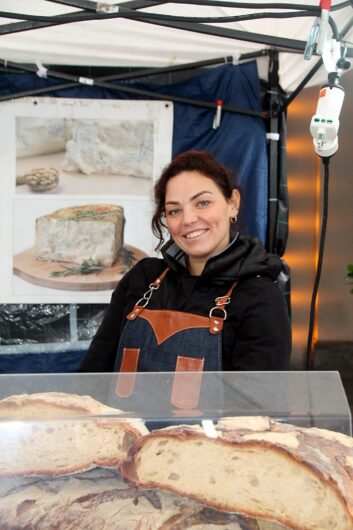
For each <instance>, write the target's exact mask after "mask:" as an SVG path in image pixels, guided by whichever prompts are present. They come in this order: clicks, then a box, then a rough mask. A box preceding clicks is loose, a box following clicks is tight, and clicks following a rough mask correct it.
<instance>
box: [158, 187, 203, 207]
mask: <svg viewBox="0 0 353 530" xmlns="http://www.w3.org/2000/svg"><path fill="white" fill-rule="evenodd" d="M204 193H211V195H212V191H208V190H203V191H199V192H198V193H195V195H193V196H192V197H190V201H194V200H195V199H197V198H198V197H200V195H203V194H204ZM164 204H165V206H167V204H180V202H179V201H167V202H166V203H164Z"/></svg>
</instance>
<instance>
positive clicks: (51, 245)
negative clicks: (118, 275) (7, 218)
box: [33, 204, 124, 267]
mask: <svg viewBox="0 0 353 530" xmlns="http://www.w3.org/2000/svg"><path fill="white" fill-rule="evenodd" d="M123 232H124V210H123V208H122V207H121V206H117V205H114V204H89V205H84V206H73V207H70V208H61V209H60V210H56V211H55V212H53V213H50V214H48V215H44V216H42V217H38V218H37V219H36V227H35V244H34V249H33V254H34V256H35V257H36V258H38V259H43V260H50V261H64V262H71V263H77V264H79V265H82V264H84V263H88V264H90V265H102V266H106V267H110V266H111V265H112V264H113V263H114V261H115V260H116V259H117V256H118V254H119V251H120V250H121V248H122V246H123Z"/></svg>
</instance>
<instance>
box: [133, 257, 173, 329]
mask: <svg viewBox="0 0 353 530" xmlns="http://www.w3.org/2000/svg"><path fill="white" fill-rule="evenodd" d="M168 271H169V267H167V268H166V269H164V271H163V272H162V273H161V274H160V275H159V276H158V278H156V279H155V280H154V281H153V282H152V283H150V284H149V286H148V291H146V292H145V294H144V295H143V297H142V298H140V300H138V301H137V302H136V304H135V305H134V308H133V310H132V311H131V312H130V313H129V314H128V315H127V317H126V318H127V319H128V320H134V319H135V318H136V317H137V316H138V315H139V314H140V313H141V311H142V309H144V308H145V307H146V306H147V304H148V302H149V301H150V298H151V296H152V293H153V291H156V290H157V289H159V286H160V285H161V283H162V281H163V280H164V278H165V275H166V274H167V272H168Z"/></svg>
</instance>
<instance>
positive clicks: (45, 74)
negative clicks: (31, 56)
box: [36, 61, 48, 78]
mask: <svg viewBox="0 0 353 530" xmlns="http://www.w3.org/2000/svg"><path fill="white" fill-rule="evenodd" d="M36 67H37V68H38V70H37V71H36V74H37V76H38V77H43V78H45V77H48V69H47V68H45V66H43V65H42V63H41V62H40V61H36Z"/></svg>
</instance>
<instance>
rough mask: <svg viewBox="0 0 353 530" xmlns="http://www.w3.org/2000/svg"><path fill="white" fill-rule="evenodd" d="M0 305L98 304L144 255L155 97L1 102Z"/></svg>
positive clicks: (167, 143)
mask: <svg viewBox="0 0 353 530" xmlns="http://www.w3.org/2000/svg"><path fill="white" fill-rule="evenodd" d="M0 108H1V122H0V140H1V153H0V172H1V177H0V178H1V196H0V208H1V209H0V242H1V259H0V283H1V289H0V303H100V302H101V303H107V302H109V300H110V296H111V292H112V289H113V288H114V286H115V285H116V284H117V282H118V281H119V280H120V278H121V277H122V276H123V275H124V274H125V273H126V272H127V270H129V269H130V268H131V267H132V266H133V265H134V264H135V263H136V262H137V261H138V260H140V259H141V258H143V257H145V256H152V255H154V247H155V246H156V243H157V242H156V240H155V238H154V237H153V235H152V231H151V217H152V213H153V184H154V181H155V180H156V179H157V178H158V177H159V175H160V172H161V170H162V168H163V167H164V166H165V165H166V164H168V162H169V161H170V158H171V149H172V127H173V106H172V104H171V103H168V102H160V101H153V102H151V101H114V100H87V99H85V100H77V99H62V98H60V99H56V98H26V100H23V101H21V102H18V101H15V102H10V103H2V104H1V105H0Z"/></svg>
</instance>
